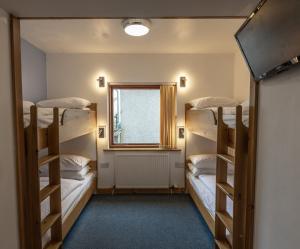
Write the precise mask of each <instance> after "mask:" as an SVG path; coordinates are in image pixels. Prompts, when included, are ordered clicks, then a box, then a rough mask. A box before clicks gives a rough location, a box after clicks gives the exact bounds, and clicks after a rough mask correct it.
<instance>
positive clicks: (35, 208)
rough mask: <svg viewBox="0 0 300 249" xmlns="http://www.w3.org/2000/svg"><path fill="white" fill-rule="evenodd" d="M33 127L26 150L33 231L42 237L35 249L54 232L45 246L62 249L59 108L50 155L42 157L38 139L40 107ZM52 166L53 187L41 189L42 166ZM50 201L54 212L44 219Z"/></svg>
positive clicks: (33, 117)
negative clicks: (44, 208)
mask: <svg viewBox="0 0 300 249" xmlns="http://www.w3.org/2000/svg"><path fill="white" fill-rule="evenodd" d="M30 120H31V122H30V125H29V126H28V127H27V128H26V130H25V132H26V143H27V144H26V149H27V153H26V154H27V166H28V174H29V175H28V178H27V179H28V186H29V191H30V193H31V194H30V196H29V199H30V200H29V203H30V207H29V211H28V213H29V217H30V218H29V219H30V221H31V222H30V230H31V231H30V232H33V234H39V235H40V236H36V237H35V238H36V240H34V241H32V242H31V243H32V244H31V247H30V248H31V249H41V248H42V237H43V236H44V235H45V233H46V232H48V230H51V240H50V241H49V242H48V243H47V244H46V245H45V246H44V248H45V249H59V248H61V246H62V217H61V188H60V163H59V118H58V109H57V108H54V109H53V123H52V124H51V125H49V126H48V128H45V129H47V144H48V155H46V156H43V157H40V158H39V155H38V136H37V131H38V127H37V108H36V106H32V107H31V109H30ZM45 164H48V169H49V184H48V185H47V186H46V187H45V188H43V189H42V190H40V179H39V167H41V166H43V165H45ZM47 198H49V201H50V212H49V214H48V215H47V216H46V217H45V218H44V220H41V203H42V202H43V201H44V200H45V199H47Z"/></svg>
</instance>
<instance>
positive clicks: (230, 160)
mask: <svg viewBox="0 0 300 249" xmlns="http://www.w3.org/2000/svg"><path fill="white" fill-rule="evenodd" d="M217 157H218V158H220V159H222V160H224V161H226V162H227V163H230V164H232V165H234V157H233V156H230V155H225V154H218V155H217Z"/></svg>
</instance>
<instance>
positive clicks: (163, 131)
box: [160, 85, 177, 149]
mask: <svg viewBox="0 0 300 249" xmlns="http://www.w3.org/2000/svg"><path fill="white" fill-rule="evenodd" d="M176 95H177V88H176V85H162V86H160V145H161V147H162V148H168V149H174V148H176V102H177V101H176Z"/></svg>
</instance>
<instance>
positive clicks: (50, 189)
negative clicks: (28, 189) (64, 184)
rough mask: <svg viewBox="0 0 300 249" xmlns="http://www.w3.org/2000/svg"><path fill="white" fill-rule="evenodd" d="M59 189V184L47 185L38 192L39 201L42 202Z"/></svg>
mask: <svg viewBox="0 0 300 249" xmlns="http://www.w3.org/2000/svg"><path fill="white" fill-rule="evenodd" d="M59 188H60V185H59V184H55V185H48V186H46V187H45V188H43V189H42V190H41V191H40V201H41V202H42V201H43V200H45V199H46V198H47V197H49V196H50V195H51V194H52V193H54V192H55V191H57V190H58V189H59Z"/></svg>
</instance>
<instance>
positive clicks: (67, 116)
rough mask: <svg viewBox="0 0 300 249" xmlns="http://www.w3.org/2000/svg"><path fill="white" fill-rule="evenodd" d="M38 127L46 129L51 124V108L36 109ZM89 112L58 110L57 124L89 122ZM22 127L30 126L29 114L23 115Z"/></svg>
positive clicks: (87, 109)
mask: <svg viewBox="0 0 300 249" xmlns="http://www.w3.org/2000/svg"><path fill="white" fill-rule="evenodd" d="M37 110H38V124H37V125H38V127H40V128H46V127H48V126H49V125H50V124H51V123H52V122H53V108H38V109H37ZM90 112H91V110H90V109H89V108H85V109H64V108H59V124H60V125H65V124H68V123H70V122H72V121H75V122H76V121H78V120H80V122H81V121H83V122H84V121H87V120H89V117H90ZM23 117H24V127H27V126H29V124H30V114H24V115H23Z"/></svg>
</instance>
